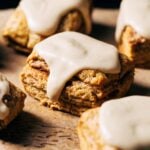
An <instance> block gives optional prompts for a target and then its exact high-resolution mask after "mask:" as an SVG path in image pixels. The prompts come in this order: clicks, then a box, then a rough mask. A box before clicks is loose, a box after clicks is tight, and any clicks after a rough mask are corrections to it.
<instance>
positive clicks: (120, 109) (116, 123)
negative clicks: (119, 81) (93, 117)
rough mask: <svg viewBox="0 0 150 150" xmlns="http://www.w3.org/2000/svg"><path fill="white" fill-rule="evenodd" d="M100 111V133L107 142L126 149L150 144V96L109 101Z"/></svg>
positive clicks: (132, 149)
mask: <svg viewBox="0 0 150 150" xmlns="http://www.w3.org/2000/svg"><path fill="white" fill-rule="evenodd" d="M99 112H100V114H99V117H100V119H99V124H100V135H101V137H102V139H103V140H104V142H105V143H106V144H108V145H112V146H115V147H118V148H120V149H124V150H128V149H129V150H134V149H136V148H139V147H146V146H150V97H146V96H130V97H125V98H121V99H118V100H112V101H108V102H106V103H104V104H103V105H102V106H101V109H100V111H99Z"/></svg>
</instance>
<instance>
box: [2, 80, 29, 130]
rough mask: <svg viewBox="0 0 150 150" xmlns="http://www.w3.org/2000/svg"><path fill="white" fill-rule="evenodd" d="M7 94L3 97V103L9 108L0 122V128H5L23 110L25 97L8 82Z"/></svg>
mask: <svg viewBox="0 0 150 150" xmlns="http://www.w3.org/2000/svg"><path fill="white" fill-rule="evenodd" d="M9 89H10V90H9V93H8V94H7V95H4V97H3V102H4V103H5V104H6V105H7V107H8V108H9V115H8V116H7V117H6V118H5V119H4V120H0V128H1V129H2V128H5V127H6V126H7V125H8V124H9V123H10V122H11V121H12V120H13V119H14V118H15V117H16V116H17V115H18V114H19V113H20V112H21V111H22V109H23V107H24V100H25V98H26V95H25V94H24V93H23V92H22V91H21V90H20V89H18V88H17V87H15V86H14V85H13V84H12V83H10V82H9Z"/></svg>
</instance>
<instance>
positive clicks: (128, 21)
mask: <svg viewBox="0 0 150 150" xmlns="http://www.w3.org/2000/svg"><path fill="white" fill-rule="evenodd" d="M127 25H130V26H132V27H133V28H134V30H135V31H136V32H137V33H138V34H139V35H141V36H143V37H146V38H150V0H132V1H131V0H123V1H122V3H121V8H120V13H119V17H118V23H117V29H116V40H117V41H118V42H119V40H120V37H121V34H122V31H123V29H124V28H125V26H127Z"/></svg>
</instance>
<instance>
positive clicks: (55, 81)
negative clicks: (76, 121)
mask: <svg viewBox="0 0 150 150" xmlns="http://www.w3.org/2000/svg"><path fill="white" fill-rule="evenodd" d="M133 76H134V66H133V64H132V63H131V62H130V61H129V60H128V59H127V57H126V56H124V55H119V54H118V51H117V49H116V48H115V47H114V46H112V45H109V44H106V43H103V42H100V41H98V40H95V39H93V38H91V37H88V36H86V35H83V34H81V33H76V32H63V33H59V34H56V35H54V36H52V37H50V38H47V39H46V40H44V41H42V42H41V43H39V44H37V45H36V46H35V47H34V50H33V52H32V54H31V55H30V56H29V57H28V59H27V64H26V66H25V67H24V69H23V71H22V74H21V80H22V82H23V85H24V88H25V90H26V91H27V92H28V93H29V94H30V95H31V96H32V97H34V98H35V99H37V100H39V101H40V102H41V103H42V104H44V105H46V106H48V107H50V108H53V109H58V110H62V111H65V112H69V113H72V114H75V115H80V114H81V113H82V112H84V111H85V110H87V109H89V108H94V107H97V106H100V105H101V104H102V103H103V102H104V101H105V100H108V99H110V98H118V97H122V96H124V95H125V94H126V92H127V91H128V89H129V88H130V86H131V84H132V82H133Z"/></svg>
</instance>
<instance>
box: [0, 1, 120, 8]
mask: <svg viewBox="0 0 150 150" xmlns="http://www.w3.org/2000/svg"><path fill="white" fill-rule="evenodd" d="M19 1H20V0H1V2H0V9H6V8H12V7H16V6H17V5H18V3H19ZM93 1H94V6H95V7H104V8H118V7H119V4H120V1H121V0H93Z"/></svg>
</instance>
